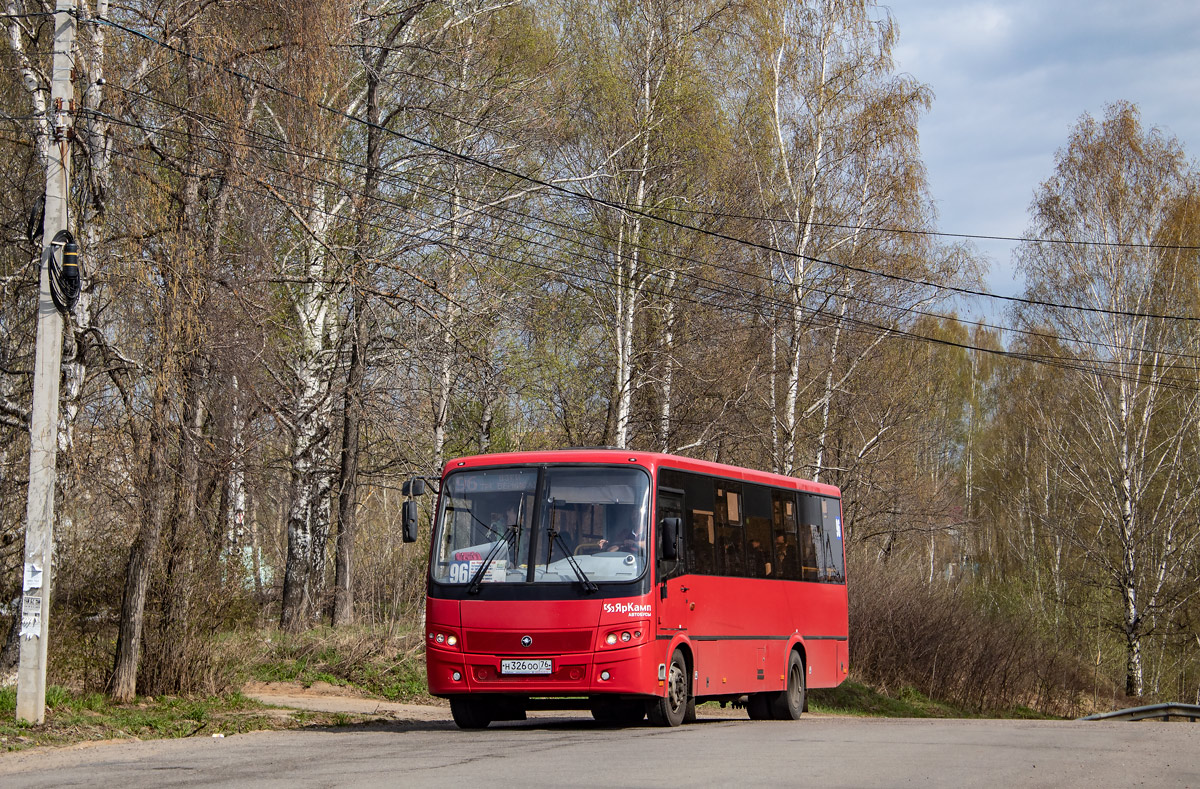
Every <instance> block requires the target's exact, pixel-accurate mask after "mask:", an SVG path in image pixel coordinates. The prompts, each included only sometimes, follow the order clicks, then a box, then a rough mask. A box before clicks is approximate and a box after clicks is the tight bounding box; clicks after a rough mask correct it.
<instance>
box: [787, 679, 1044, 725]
mask: <svg viewBox="0 0 1200 789" xmlns="http://www.w3.org/2000/svg"><path fill="white" fill-rule="evenodd" d="M808 708H809V710H811V711H812V712H824V713H829V714H834V715H860V716H873V717H880V718H1026V719H1046V718H1049V717H1051V716H1047V715H1043V714H1042V713H1040V712H1037V711H1036V710H1033V709H1030V708H1028V707H1017V708H1015V709H1012V710H1004V711H1000V712H992V713H981V712H979V711H978V710H971V709H966V708H964V707H958V706H955V705H953V704H947V703H946V702H942V701H938V700H936V699H931V698H929V697H927V696H925V695H924V694H923V693H921V692H920V691H918V690H916V689H914V688H911V687H906V688H901V689H900V691H899V692H898V693H896V694H894V695H892V694H887V693H884V692H882V691H880V690H878V689H877V688H873V687H871V686H870V685H865V684H863V683H861V682H855V681H854V680H847V681H845V682H843V683H842V684H841V685H839V686H838V687H836V688H823V689H820V690H810V691H809V692H808Z"/></svg>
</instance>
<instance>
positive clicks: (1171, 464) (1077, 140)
mask: <svg viewBox="0 0 1200 789" xmlns="http://www.w3.org/2000/svg"><path fill="white" fill-rule="evenodd" d="M1195 188H1196V176H1195V174H1194V173H1193V172H1191V170H1190V169H1189V167H1188V163H1187V161H1186V160H1185V158H1184V156H1183V152H1182V150H1181V149H1180V147H1179V144H1178V142H1177V141H1176V140H1174V139H1173V138H1171V137H1169V136H1167V135H1166V134H1164V133H1163V132H1162V131H1160V130H1158V129H1156V128H1150V129H1144V128H1143V126H1142V123H1141V119H1140V116H1139V113H1138V111H1137V109H1136V108H1135V107H1133V106H1132V105H1129V104H1124V103H1119V104H1114V105H1111V106H1110V107H1109V108H1108V109H1107V111H1106V113H1105V115H1104V117H1103V119H1101V120H1097V119H1095V118H1093V117H1091V116H1090V115H1086V114H1085V115H1084V116H1082V117H1081V118H1080V120H1079V122H1078V123H1077V124H1076V125H1075V127H1074V128H1073V129H1072V132H1071V137H1070V139H1069V141H1068V143H1067V145H1066V147H1065V148H1063V149H1061V150H1060V151H1059V152H1058V154H1057V156H1056V161H1055V170H1054V173H1053V175H1052V176H1051V177H1050V178H1049V179H1048V180H1047V181H1046V182H1045V183H1044V184H1042V186H1041V188H1040V189H1038V191H1037V193H1036V195H1035V198H1034V202H1033V204H1032V207H1031V221H1030V228H1029V235H1030V236H1031V237H1034V238H1038V239H1045V240H1044V241H1037V242H1032V243H1029V244H1027V245H1025V247H1024V248H1023V249H1022V250H1021V253H1020V266H1021V270H1022V271H1023V272H1024V273H1025V275H1026V277H1027V281H1028V283H1029V284H1028V288H1027V295H1028V296H1029V297H1031V298H1033V299H1040V300H1042V301H1050V300H1054V301H1060V302H1062V301H1065V302H1067V303H1071V304H1078V305H1081V308H1079V309H1058V308H1051V307H1046V306H1040V305H1036V304H1029V305H1026V306H1023V307H1022V309H1021V310H1020V311H1019V313H1018V317H1019V318H1020V319H1022V320H1023V321H1025V322H1027V323H1029V324H1033V323H1034V322H1037V323H1039V324H1041V325H1045V326H1048V327H1050V328H1052V330H1053V333H1054V334H1056V335H1058V336H1059V337H1060V338H1061V339H1062V342H1063V343H1064V344H1065V349H1066V350H1067V351H1068V352H1069V353H1070V356H1071V359H1072V366H1073V367H1074V368H1075V370H1076V372H1073V373H1068V374H1065V375H1066V376H1069V380H1070V383H1069V384H1067V385H1066V386H1064V387H1063V389H1062V392H1061V395H1060V396H1061V397H1064V398H1066V399H1067V402H1066V403H1065V405H1066V407H1065V408H1057V409H1054V411H1053V412H1043V414H1042V418H1041V419H1040V420H1039V423H1038V424H1037V430H1038V437H1039V439H1040V441H1041V442H1042V444H1043V446H1044V447H1045V448H1046V450H1047V451H1048V452H1049V453H1051V455H1052V456H1053V458H1054V459H1055V461H1056V463H1057V465H1058V467H1059V468H1061V469H1062V470H1063V472H1064V475H1065V476H1064V479H1063V484H1065V485H1066V486H1068V487H1069V488H1070V489H1072V490H1073V491H1074V492H1075V493H1076V495H1078V496H1079V498H1080V499H1081V500H1082V501H1084V502H1086V503H1087V506H1088V514H1089V515H1090V522H1089V523H1087V524H1086V529H1085V530H1083V531H1082V532H1080V533H1076V534H1075V535H1073V537H1074V539H1075V540H1076V541H1078V543H1079V544H1080V546H1081V549H1082V550H1084V552H1085V557H1086V560H1087V561H1088V562H1089V563H1090V565H1091V566H1092V567H1093V568H1094V569H1095V570H1096V571H1097V572H1098V573H1099V576H1100V578H1102V579H1103V581H1104V583H1105V585H1106V586H1107V588H1109V589H1110V590H1111V591H1112V592H1113V593H1114V595H1116V597H1117V598H1118V599H1119V601H1120V610H1121V615H1120V618H1119V625H1118V627H1119V628H1120V632H1121V635H1122V637H1123V639H1124V645H1125V692H1126V693H1127V694H1128V695H1130V696H1140V695H1142V693H1143V690H1144V673H1145V672H1144V655H1143V640H1144V638H1145V637H1146V635H1147V633H1148V632H1149V630H1150V628H1151V623H1152V621H1153V619H1154V616H1155V615H1156V613H1159V612H1161V611H1163V610H1164V607H1166V606H1168V605H1170V604H1173V603H1174V602H1175V601H1174V600H1168V599H1167V598H1168V597H1170V596H1172V595H1174V594H1177V593H1179V590H1180V587H1179V581H1180V580H1181V576H1182V575H1184V574H1185V572H1186V568H1187V567H1188V566H1189V564H1188V563H1189V562H1191V561H1194V557H1195V551H1196V548H1197V539H1200V533H1198V531H1197V527H1196V525H1195V517H1194V507H1195V504H1196V497H1197V495H1198V494H1200V491H1198V489H1197V487H1196V486H1195V484H1194V480H1192V479H1191V475H1190V473H1189V471H1188V469H1189V465H1188V464H1187V463H1186V462H1185V461H1186V459H1187V458H1190V457H1194V456H1195V453H1196V449H1197V444H1196V438H1197V436H1196V431H1195V424H1196V420H1197V418H1200V410H1198V409H1200V395H1198V393H1197V388H1196V385H1195V381H1194V379H1189V378H1188V376H1181V375H1180V365H1181V362H1182V358H1183V357H1181V356H1180V353H1181V352H1182V351H1183V350H1184V349H1183V348H1181V346H1180V344H1179V337H1180V336H1181V334H1186V333H1187V332H1191V331H1194V326H1192V325H1191V324H1187V326H1186V330H1185V329H1184V328H1182V327H1181V323H1180V319H1178V318H1174V317H1158V316H1172V315H1177V314H1180V310H1181V308H1184V307H1185V306H1190V305H1189V302H1188V299H1187V298H1185V296H1186V295H1187V294H1190V292H1191V289H1192V288H1193V287H1194V282H1195V279H1196V274H1197V267H1196V261H1195V252H1194V251H1192V250H1186V249H1180V248H1179V247H1180V242H1179V239H1180V233H1181V226H1180V223H1173V222H1172V221H1171V219H1172V216H1173V213H1174V212H1175V211H1176V210H1177V207H1178V206H1179V205H1180V203H1182V202H1189V201H1194V200H1195V199H1196V193H1195ZM1188 364H1189V365H1190V364H1191V362H1190V361H1189V362H1188ZM1194 594H1195V589H1194V586H1193V588H1192V589H1191V590H1189V591H1187V592H1186V595H1194Z"/></svg>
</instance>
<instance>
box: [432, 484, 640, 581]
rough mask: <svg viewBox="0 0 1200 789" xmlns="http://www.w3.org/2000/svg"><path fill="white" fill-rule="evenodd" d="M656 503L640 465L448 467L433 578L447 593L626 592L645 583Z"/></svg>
mask: <svg viewBox="0 0 1200 789" xmlns="http://www.w3.org/2000/svg"><path fill="white" fill-rule="evenodd" d="M650 502H651V477H650V473H649V471H647V470H646V469H645V468H642V467H640V466H617V465H601V464H566V463H564V464H545V465H538V466H496V467H473V468H465V469H461V470H455V471H452V472H450V473H449V474H447V475H446V477H445V478H444V479H443V482H442V491H441V495H440V497H439V502H438V509H437V517H436V518H435V521H434V531H433V537H432V539H433V545H432V550H431V551H430V563H429V580H430V583H431V585H435V586H436V587H437V588H438V589H439V591H440V593H442V594H444V595H448V596H451V597H458V596H460V595H462V596H464V597H465V596H474V595H481V596H483V597H489V598H497V597H502V598H505V599H520V598H522V597H531V598H537V599H546V598H547V597H556V598H564V599H569V598H574V597H579V596H582V595H585V594H591V593H594V592H596V591H599V592H600V596H602V597H605V596H609V594H612V593H616V594H629V593H630V592H631V591H633V589H631V585H632V586H636V587H637V588H638V589H640V588H641V587H643V586H645V584H646V583H648V579H649V573H648V570H649V565H650V556H651V551H650V550H649V546H648V544H647V536H648V535H649V533H650V514H651V509H650ZM484 590H486V591H484ZM605 591H607V592H608V593H609V594H606V593H605Z"/></svg>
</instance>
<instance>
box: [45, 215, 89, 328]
mask: <svg viewBox="0 0 1200 789" xmlns="http://www.w3.org/2000/svg"><path fill="white" fill-rule="evenodd" d="M59 247H61V248H62V264H61V265H60V264H59V262H58V258H57V256H56V255H55V254H54V253H55V250H56V249H57V248H59ZM82 283H83V275H82V272H81V271H80V268H79V245H78V244H76V243H75V236H73V235H71V231H70V230H60V231H58V232H57V233H56V234H55V235H54V240H53V241H51V242H50V298H51V299H53V300H54V306H55V307H57V308H58V311H59V312H61V313H63V314H66V313H68V312H70V311H71V309H72V308H73V307H74V306H75V302H77V301H79V291H80V289H81V287H82Z"/></svg>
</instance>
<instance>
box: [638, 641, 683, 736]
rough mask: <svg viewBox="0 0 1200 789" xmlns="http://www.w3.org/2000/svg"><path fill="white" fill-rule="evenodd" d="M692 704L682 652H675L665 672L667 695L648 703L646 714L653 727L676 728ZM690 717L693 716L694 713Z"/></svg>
mask: <svg viewBox="0 0 1200 789" xmlns="http://www.w3.org/2000/svg"><path fill="white" fill-rule="evenodd" d="M692 703H693V702H692V693H691V683H690V682H689V681H688V670H687V661H686V660H684V659H683V653H682V652H680V651H679V650H675V653H674V654H673V655H671V666H670V668H669V669H668V670H667V695H665V696H663V697H661V698H656V699H653V700H652V701H650V702H649V703H648V704H647V705H646V714H647V715H649V716H650V722H651V723H653V724H654V725H655V726H678V725H679V724H681V723H683V719H684V718H685V717H687V714H688V707H689V706H691V704H692ZM692 709H693V710H694V709H695V707H692ZM692 715H693V716H695V712H694V711H693V713H692Z"/></svg>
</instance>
